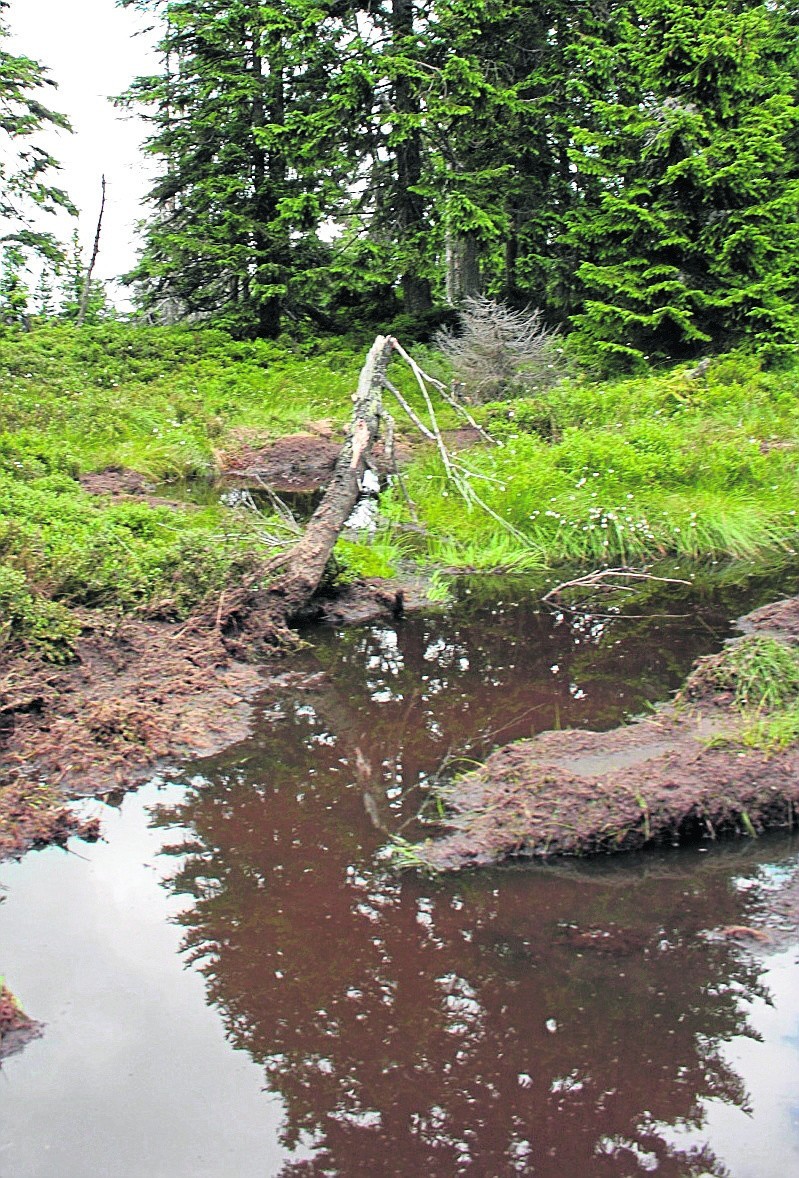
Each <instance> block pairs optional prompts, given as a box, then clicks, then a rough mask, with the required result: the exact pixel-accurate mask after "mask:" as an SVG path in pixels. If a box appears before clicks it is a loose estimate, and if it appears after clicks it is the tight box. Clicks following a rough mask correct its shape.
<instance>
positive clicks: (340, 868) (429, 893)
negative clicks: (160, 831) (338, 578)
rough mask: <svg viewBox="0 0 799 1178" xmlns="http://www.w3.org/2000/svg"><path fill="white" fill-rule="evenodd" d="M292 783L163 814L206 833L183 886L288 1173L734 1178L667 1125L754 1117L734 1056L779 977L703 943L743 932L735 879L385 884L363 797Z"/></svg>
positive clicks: (190, 944)
mask: <svg viewBox="0 0 799 1178" xmlns="http://www.w3.org/2000/svg"><path fill="white" fill-rule="evenodd" d="M292 778H293V780H294V781H295V782H296V777H293V774H292V773H291V772H290V771H289V770H287V769H284V770H283V771H281V770H280V769H275V770H273V772H272V773H271V774H270V776H269V784H268V785H267V786H264V785H263V784H259V774H258V772H257V771H255V770H253V769H249V770H248V773H247V774H244V773H241V772H238V773H236V774H235V775H231V774H225V773H222V772H220V773H215V774H214V776H213V779H212V780H211V781H209V783H208V784H206V785H205V786H203V787H202V788H201V789H198V790H192V791H190V792H189V796H188V799H187V801H186V803H185V804H184V805H181V806H180V807H177V808H176V809H175V810H174V811H172V812H171V813H162V814H161V816H160V819H159V821H160V822H161V824H172V823H178V824H180V825H185V826H188V827H189V828H191V829H193V830H194V832H195V833H196V836H197V838H196V842H194V843H193V845H192V847H191V848H190V849H189V853H188V855H187V857H186V859H185V860H184V862H183V864H182V866H181V867H180V869H179V870H178V872H177V874H176V875H175V878H174V880H173V881H172V885H171V886H172V887H173V888H174V890H175V891H177V892H181V893H187V894H189V895H191V896H193V897H194V900H195V903H194V906H193V908H192V909H191V910H189V911H188V912H187V913H186V914H185V915H184V917H183V918H182V919H183V922H184V924H185V928H186V938H185V948H186V950H187V952H188V954H189V957H190V959H191V960H192V961H194V962H196V963H197V964H198V967H199V968H200V969H201V970H202V972H203V973H204V975H205V978H206V981H207V986H208V993H209V1000H210V1002H212V1003H213V1004H214V1005H216V1006H217V1007H218V1008H219V1010H220V1013H221V1015H222V1018H223V1020H224V1023H225V1026H226V1030H227V1033H228V1036H229V1038H230V1040H231V1042H232V1043H233V1044H235V1046H237V1047H241V1048H244V1049H246V1050H247V1051H248V1052H249V1053H250V1055H251V1056H252V1057H253V1058H254V1059H255V1060H256V1061H258V1062H259V1063H260V1064H262V1065H263V1066H264V1068H265V1071H266V1073H267V1076H268V1079H269V1086H270V1088H271V1089H273V1090H274V1091H276V1092H278V1093H280V1094H281V1096H282V1097H283V1098H284V1100H285V1104H286V1123H285V1128H284V1133H283V1143H284V1145H285V1146H286V1147H287V1148H290V1149H292V1148H296V1147H297V1146H298V1145H304V1146H306V1147H307V1146H311V1147H312V1150H313V1159H312V1160H311V1161H305V1162H297V1163H294V1165H293V1166H289V1167H288V1168H287V1170H286V1173H287V1174H288V1173H296V1174H331V1173H334V1174H335V1173H338V1174H347V1175H349V1174H370V1175H371V1174H374V1173H389V1174H399V1175H407V1174H416V1173H424V1172H428V1173H430V1174H435V1175H444V1174H451V1173H455V1172H458V1171H459V1170H460V1169H464V1170H471V1172H473V1173H481V1174H491V1175H493V1174H496V1175H499V1174H505V1173H508V1174H510V1173H515V1172H520V1173H524V1172H535V1173H536V1174H538V1175H540V1174H544V1175H552V1176H553V1178H554V1175H559V1176H562V1175H567V1174H568V1175H570V1174H575V1175H576V1174H591V1175H594V1174H597V1175H601V1174H608V1175H611V1174H613V1175H618V1174H625V1175H631V1174H639V1173H640V1174H644V1173H648V1172H650V1171H652V1170H653V1169H654V1168H655V1162H657V1172H658V1173H659V1174H665V1175H674V1176H676V1175H681V1176H683V1175H689V1174H694V1173H696V1174H700V1173H702V1174H717V1175H721V1174H722V1173H723V1169H722V1168H721V1167H720V1166H719V1165H718V1163H717V1162H716V1161H715V1160H714V1159H713V1158H712V1157H711V1156H709V1154H708V1153H707V1151H705V1152H704V1153H703V1154H702V1155H701V1156H697V1157H696V1158H694V1159H688V1158H686V1157H685V1156H684V1155H683V1154H682V1153H681V1152H680V1151H679V1150H678V1149H677V1148H676V1147H675V1146H674V1145H673V1144H670V1143H669V1141H667V1140H666V1137H667V1134H665V1133H664V1132H663V1131H662V1129H661V1126H680V1125H685V1126H700V1125H701V1122H702V1117H703V1101H704V1100H706V1099H707V1098H709V1097H713V1098H716V1099H718V1100H722V1101H725V1102H728V1103H730V1104H732V1105H734V1106H737V1107H742V1108H743V1107H745V1105H746V1095H745V1092H744V1091H743V1088H742V1085H741V1081H740V1080H739V1078H738V1077H737V1076H736V1075H735V1074H734V1073H733V1072H732V1071H731V1070H730V1069H729V1068H728V1067H727V1066H726V1065H725V1063H724V1061H723V1059H722V1057H721V1055H720V1046H721V1044H723V1043H724V1042H725V1041H727V1040H729V1039H730V1038H731V1037H732V1036H734V1035H740V1034H745V1033H746V1020H745V1014H744V1010H743V1008H742V1007H743V1003H744V1001H746V1000H748V999H750V998H751V997H753V996H755V995H757V994H758V993H759V989H758V970H757V966H756V964H755V963H754V962H752V961H750V960H747V959H746V958H743V957H741V956H740V955H739V954H738V953H737V952H736V951H735V950H734V949H731V948H730V947H729V946H728V945H725V944H715V943H708V942H707V941H705V940H703V939H702V938H701V936H700V935H699V933H700V931H701V930H702V929H703V928H706V927H708V926H712V925H715V924H720V923H722V924H723V923H736V922H738V921H740V920H741V913H740V906H741V903H742V901H741V898H740V897H739V896H737V895H735V894H734V893H733V891H732V889H730V888H729V887H728V875H727V873H725V872H715V873H714V872H712V871H710V870H708V869H706V870H704V871H702V872H701V874H699V873H698V872H697V875H696V876H691V875H686V876H685V878H682V879H680V878H678V879H670V880H666V881H663V880H657V879H651V878H650V879H647V878H644V877H642V876H639V875H637V874H636V875H635V876H634V878H635V884H636V886H635V888H634V889H633V888H629V887H620V886H617V885H616V884H615V883H614V882H613V881H611V882H608V881H607V880H601V879H595V878H593V877H592V876H590V874H589V876H588V877H586V876H584V875H578V876H576V877H575V878H573V879H571V878H569V877H568V876H561V875H560V874H555V873H547V872H539V871H536V872H533V873H525V872H518V873H515V872H513V873H505V874H504V875H501V874H495V875H493V876H482V877H474V878H471V879H465V880H457V881H444V882H441V883H436V884H431V883H429V882H428V883H424V882H421V881H417V880H415V879H411V878H408V879H404V880H402V881H401V882H398V881H395V880H386V879H382V878H381V877H380V876H377V875H372V874H370V873H369V872H367V871H366V870H365V869H364V870H363V872H362V873H361V872H360V871H359V870H358V868H357V867H353V864H354V863H355V862H356V861H357V858H358V857H360V856H359V847H358V842H357V837H356V836H354V835H352V834H351V833H348V832H349V831H350V830H351V829H352V828H353V826H355V825H357V824H356V823H353V822H352V818H353V816H359V815H360V808H359V805H358V800H357V793H356V792H355V791H344V795H343V796H344V800H343V802H342V803H341V804H337V803H336V801H335V799H332V798H330V797H328V796H327V793H326V787H324V786H317V785H315V784H314V783H311V784H310V785H309V784H307V781H306V782H305V783H304V784H303V786H302V787H301V788H298V787H297V786H296V784H293V785H292V784H290V782H291V780H292ZM350 803H352V812H351V813H350V809H351V807H350ZM348 868H349V869H350V870H349V874H348ZM553 1020H554V1021H553Z"/></svg>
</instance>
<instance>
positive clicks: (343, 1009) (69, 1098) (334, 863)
mask: <svg viewBox="0 0 799 1178" xmlns="http://www.w3.org/2000/svg"><path fill="white" fill-rule="evenodd" d="M782 584H783V587H784V588H785V589H786V590H793V589H794V584H793V583H791V584H788V583H787V582H786V581H785V580H783V582H782ZM770 595H771V596H774V587H773V586H769V585H766V584H764V583H754V582H753V583H751V584H750V585H748V586H745V587H744V588H743V589H740V588H730V589H726V590H720V589H716V590H714V591H713V592H710V591H709V590H707V591H705V592H700V591H699V590H688V589H685V590H682V591H680V592H679V593H678V592H677V591H676V590H672V591H670V592H669V593H668V595H666V596H664V597H663V599H662V600H661V601H660V602H657V601H649V602H648V603H647V604H646V609H645V611H642V612H647V613H648V614H649V615H655V616H648V617H646V618H641V617H630V618H624V617H609V618H604V619H587V618H585V617H581V616H579V615H578V616H576V617H571V616H563V615H559V614H555V613H553V612H552V611H541V610H540V609H539V607H538V605H537V599H536V597H535V596H534V595H533V594H531V593H530V591H529V589H528V588H527V587H526V586H525V583H524V582H521V581H520V582H516V583H515V584H514V583H507V584H506V585H503V586H502V588H501V591H500V592H499V593H497V586H496V583H495V582H494V583H492V585H491V586H490V587H487V589H486V594H485V595H483V594H482V593H481V592H480V589H479V583H478V582H476V581H472V582H471V583H470V584H465V585H464V586H463V587H462V589H461V592H460V595H459V597H458V600H457V601H456V602H455V603H454V604H453V606H451V607H450V608H449V609H448V610H445V611H442V612H440V613H438V614H431V615H428V616H418V617H408V618H406V619H403V620H401V621H399V622H395V623H391V624H387V623H380V624H374V625H370V626H365V627H361V628H359V629H353V630H350V631H335V630H317V631H315V632H313V634H312V637H313V646H312V647H309V648H308V649H306V650H305V651H303V652H301V654H300V655H299V656H297V657H296V658H293V659H292V660H291V662H290V664H289V663H287V664H286V666H285V670H284V673H283V674H282V677H280V679H279V681H278V682H277V683H276V684H274V685H273V686H270V688H269V690H268V691H267V692H266V693H265V694H264V697H263V698H262V700H261V701H260V702H259V706H258V716H257V721H256V724H255V727H254V731H253V735H252V738H251V739H250V740H248V741H246V742H243V743H241V744H239V745H237V746H236V747H234V748H232V749H229V750H228V751H227V752H226V753H224V754H223V755H220V756H217V757H215V758H212V759H209V760H205V761H203V762H198V763H196V764H193V765H189V766H184V767H180V768H179V769H175V770H174V771H170V772H164V773H163V774H162V775H161V776H160V777H159V778H156V779H154V780H153V781H152V782H151V783H150V784H149V785H148V786H146V787H145V788H143V789H142V790H140V791H139V792H138V793H137V794H134V795H130V796H128V797H127V798H125V799H124V800H123V801H122V802H121V803H120V804H118V805H117V806H116V807H112V806H104V807H102V809H103V812H104V821H105V828H106V832H107V841H106V842H104V843H101V844H98V845H96V846H90V847H85V846H83V845H81V844H77V845H75V846H73V847H72V848H71V850H70V852H63V851H59V850H57V849H51V850H48V851H45V852H41V853H38V854H35V855H29V856H28V857H27V858H26V859H24V860H23V861H22V862H21V863H18V864H5V865H3V866H2V868H0V881H2V883H3V884H4V885H5V887H6V888H7V889H8V891H7V895H6V898H5V901H4V902H3V903H2V904H0V938H1V939H0V944H2V963H3V967H4V969H5V971H6V974H7V980H8V983H9V984H10V985H11V986H12V988H13V989H14V990H15V991H16V992H17V993H18V994H19V995H20V997H21V998H22V999H23V1000H24V1003H25V1006H26V1008H27V1009H28V1011H29V1013H30V1014H32V1015H33V1016H34V1017H37V1018H40V1019H42V1020H43V1021H45V1022H46V1024H47V1025H46V1028H45V1032H44V1035H43V1037H42V1038H41V1039H39V1040H37V1041H35V1042H33V1043H31V1044H30V1045H29V1046H28V1047H27V1048H26V1050H25V1051H24V1052H23V1053H22V1054H20V1055H18V1056H14V1057H12V1058H11V1059H9V1060H8V1061H6V1062H5V1063H4V1065H3V1075H2V1077H0V1084H2V1096H1V1097H0V1100H1V1101H2V1105H1V1106H0V1107H2V1118H0V1176H2V1178H33V1176H36V1178H38V1176H40V1175H41V1176H45V1175H47V1176H49V1175H53V1174H58V1175H59V1178H72V1176H73V1175H74V1176H75V1178H78V1176H81V1178H82V1176H85V1175H87V1174H109V1175H113V1176H114V1178H134V1176H135V1178H138V1176H140V1175H141V1176H143V1175H147V1176H148V1178H160V1176H163V1178H167V1176H169V1178H182V1176H183V1175H186V1176H187V1178H188V1176H189V1175H191V1176H192V1178H195V1176H200V1175H209V1176H210V1175H214V1176H219V1175H231V1176H232V1175H235V1176H236V1178H239V1176H241V1178H249V1176H251V1175H252V1176H256V1175H257V1176H259V1178H260V1176H267V1175H286V1176H288V1175H292V1174H296V1175H311V1174H319V1175H338V1174H340V1175H376V1174H391V1175H403V1176H404V1175H408V1176H414V1178H415V1176H416V1175H419V1174H428V1175H435V1176H439V1175H440V1176H442V1178H444V1176H448V1175H452V1174H459V1173H464V1174H475V1175H505V1174H509V1175H510V1174H531V1175H543V1176H545V1178H555V1176H558V1178H564V1176H565V1178H572V1176H574V1178H577V1176H583V1175H602V1176H604V1175H608V1176H613V1178H622V1176H627V1175H639V1174H641V1175H642V1174H648V1173H658V1174H662V1175H668V1176H677V1175H680V1176H682V1175H697V1176H698V1175H717V1176H721V1175H729V1176H730V1178H750V1176H751V1178H771V1176H772V1175H773V1176H774V1178H777V1175H780V1178H782V1176H783V1175H785V1174H786V1173H790V1172H792V1171H793V1170H795V1169H799V1066H797V1065H799V971H797V968H796V958H797V947H799V936H797V935H796V924H795V920H794V919H793V918H792V912H793V910H792V909H791V908H790V905H788V906H787V907H786V904H785V903H784V898H785V895H786V894H789V895H790V888H791V887H792V885H794V884H795V886H796V888H797V891H799V844H797V843H796V842H795V841H793V840H792V839H791V838H790V837H788V836H772V837H769V838H764V839H761V840H758V841H757V842H750V841H746V842H744V841H739V842H730V843H726V844H718V845H711V844H707V845H704V846H701V847H696V848H692V849H687V850H686V849H682V850H679V851H676V850H672V849H666V850H663V851H660V852H657V853H651V854H647V855H641V856H635V857H629V856H628V857H624V858H619V859H603V860H596V861H592V862H586V863H574V862H571V863H560V864H557V865H547V866H541V865H537V866H536V865H517V866H515V867H509V868H505V869H503V870H494V871H490V872H488V871H486V872H482V873H472V874H467V875H463V876H456V877H451V878H441V879H435V880H431V879H427V878H422V877H418V876H416V875H412V874H411V875H405V876H396V875H394V874H392V873H391V872H389V871H388V870H387V869H386V867H385V865H384V863H383V861H382V860H381V858H380V856H379V849H380V847H381V846H382V845H384V844H385V843H386V841H387V839H388V837H389V834H390V833H391V832H402V833H403V834H416V833H418V829H419V828H418V820H417V817H416V815H417V812H418V810H419V807H420V804H421V803H422V802H423V800H424V797H425V791H426V787H427V786H428V785H429V782H430V780H431V778H432V777H434V776H435V775H436V774H437V773H439V772H441V771H442V768H443V771H445V772H451V771H453V770H457V769H458V768H459V767H464V766H465V765H467V764H468V763H469V760H470V759H474V758H479V757H482V756H484V755H485V754H486V752H487V751H489V750H490V749H491V748H493V747H496V746H497V745H498V744H503V743H506V742H507V741H509V740H512V739H516V738H519V737H521V736H527V735H530V734H532V733H535V732H537V731H541V730H542V729H545V728H548V727H552V726H556V725H561V726H564V727H565V726H576V725H581V726H590V727H595V728H607V727H610V726H612V725H614V724H616V723H618V722H619V721H620V720H622V719H623V718H624V717H625V716H627V715H630V714H633V713H635V712H638V711H640V710H641V709H642V708H644V707H645V706H646V705H647V703H648V702H649V701H652V700H657V699H662V698H665V697H666V696H667V695H668V694H669V692H670V691H672V690H673V689H674V688H676V686H677V685H678V684H679V682H680V681H681V679H682V678H683V676H684V674H685V672H686V671H687V669H688V666H689V665H690V663H691V661H692V659H693V658H694V657H696V655H697V654H700V653H702V652H704V651H710V650H714V649H717V648H718V646H719V645H720V643H721V641H722V640H723V639H724V638H725V637H726V636H728V635H729V634H730V633H731V632H732V627H731V625H730V623H729V619H730V617H734V616H735V615H736V614H737V613H740V612H742V611H743V610H744V609H745V608H747V607H749V606H750V605H752V604H754V603H756V602H758V601H761V600H766V599H767V598H768V597H769V596H770ZM628 612H630V613H636V612H637V610H636V607H634V606H632V607H631V608H630V610H629V611H628ZM94 805H95V806H98V805H99V804H94ZM753 924H755V925H759V927H761V928H765V929H766V930H767V935H768V940H763V939H761V938H758V939H756V940H750V939H747V940H746V941H745V942H744V943H740V942H739V941H738V940H737V939H736V936H737V934H735V933H734V932H733V933H732V935H731V930H735V929H738V928H745V929H746V928H749V927H750V926H751V925H753Z"/></svg>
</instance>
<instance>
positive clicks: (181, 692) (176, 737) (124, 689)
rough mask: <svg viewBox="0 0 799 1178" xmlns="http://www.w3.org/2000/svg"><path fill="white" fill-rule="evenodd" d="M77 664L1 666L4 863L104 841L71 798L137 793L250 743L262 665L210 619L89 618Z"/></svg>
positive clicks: (16, 662)
mask: <svg viewBox="0 0 799 1178" xmlns="http://www.w3.org/2000/svg"><path fill="white" fill-rule="evenodd" d="M76 652H77V659H76V661H75V662H74V663H71V664H69V665H67V666H63V667H61V666H59V667H55V666H52V665H48V664H43V663H41V662H39V661H37V660H35V659H32V658H26V657H19V658H16V659H10V660H6V661H5V663H4V664H3V665H2V666H0V758H1V760H2V768H3V774H2V783H1V784H0V857H2V856H3V855H9V854H20V853H21V852H23V851H24V850H26V849H28V848H29V847H31V846H41V845H44V844H46V843H48V842H53V841H55V842H64V841H66V839H67V838H68V837H69V836H70V835H71V834H75V833H80V834H87V833H88V834H90V835H93V836H95V837H96V833H97V832H96V830H93V829H86V828H83V827H81V825H80V824H79V823H77V820H75V819H74V817H73V816H72V815H71V813H70V811H69V810H68V809H65V806H64V803H65V800H66V799H68V798H72V797H77V796H86V795H92V794H97V795H103V794H107V793H109V792H113V791H115V790H119V789H127V788H130V787H131V786H133V785H136V784H137V783H138V782H139V781H141V780H142V779H143V778H144V777H145V776H146V774H147V773H148V772H149V771H150V770H151V768H152V766H153V765H154V764H155V763H156V762H157V761H159V760H162V759H163V758H165V757H185V756H189V755H193V754H202V753H204V752H209V753H210V752H213V751H216V750H218V749H220V748H223V747H224V746H225V745H227V744H229V743H231V742H232V741H235V740H238V739H240V738H241V737H243V736H244V735H245V734H246V732H247V730H248V728H247V726H248V720H249V700H250V699H251V698H252V696H253V695H254V694H255V692H256V691H258V690H259V688H260V687H261V686H262V684H263V679H262V673H261V671H260V670H259V668H258V667H256V666H253V665H250V664H248V663H246V662H244V661H242V660H241V659H237V658H235V657H233V656H231V654H230V652H229V651H228V649H226V645H225V640H224V637H223V635H222V634H221V632H220V631H219V630H218V629H217V628H216V627H214V625H213V623H211V624H210V626H209V625H208V622H207V619H206V620H203V619H199V620H198V622H197V625H196V627H195V626H194V625H192V624H191V623H189V624H186V623H182V624H174V623H161V622H154V621H144V620H136V619H128V620H125V621H122V622H120V621H119V620H114V619H111V618H103V617H96V616H89V615H88V613H87V615H86V617H85V628H84V633H83V634H82V635H81V637H80V639H79V640H78V643H77V648H76Z"/></svg>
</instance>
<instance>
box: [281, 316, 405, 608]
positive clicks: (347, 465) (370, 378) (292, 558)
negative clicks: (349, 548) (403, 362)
mask: <svg viewBox="0 0 799 1178" xmlns="http://www.w3.org/2000/svg"><path fill="white" fill-rule="evenodd" d="M392 347H393V340H391V339H390V338H386V337H385V336H382V335H379V336H378V337H377V339H376V340H375V342H374V343H373V344H372V347H371V349H370V351H369V355H368V356H367V358H366V363H365V364H364V366H363V368H362V370H361V375H360V378H359V380H358V390H357V392H356V393H355V395H354V398H353V400H354V402H355V404H354V407H353V411H352V422H351V425H350V429H349V432H348V434H347V440H346V441H345V443H344V445H343V446H342V449H341V454H340V455H339V457H338V461H337V462H336V466H335V470H334V471H333V477H332V478H331V480H330V485H329V486H328V488H327V491H326V492H325V495H324V498H323V499H322V502H321V503H320V504H319V506H318V507H317V509H316V511H315V512H314V514H313V515H312V516H311V519H310V520H309V522H308V525H307V527H306V529H305V533H304V534H303V537H302V539H301V540H300V541H299V543H298V544H297V545H296V546H295V547H294V548H293V549H292V550H291V552H290V553H289V556H288V562H287V564H286V569H285V572H284V573H283V574H282V575H281V576H280V577H278V579H277V580H276V581H274V582H273V584H272V585H270V586H269V588H268V590H267V591H266V598H267V603H266V611H267V614H268V616H269V620H270V622H272V623H274V624H275V625H276V626H285V625H288V624H290V623H291V621H292V620H293V619H294V618H296V617H297V615H298V614H299V613H300V612H301V611H302V609H303V608H304V607H305V606H306V605H307V604H308V602H309V601H310V600H311V598H312V597H313V595H314V593H315V592H316V590H317V589H318V587H319V582H320V581H321V580H322V576H323V574H324V571H325V566H326V565H327V562H328V560H329V559H330V554H331V552H332V551H333V545H334V544H335V543H336V540H337V539H338V536H339V533H340V532H341V529H342V527H343V526H344V524H345V523H346V521H347V519H348V518H349V516H350V514H351V513H352V509H353V508H354V507H355V504H356V503H357V501H358V496H359V494H360V486H361V478H362V476H363V473H364V470H365V468H366V460H367V458H368V456H369V451H370V450H371V448H372V445H373V444H374V442H375V439H376V438H377V434H378V430H379V428H380V419H381V416H382V412H383V382H384V379H385V374H386V368H387V366H388V362H389V359H390V358H391V351H392Z"/></svg>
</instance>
